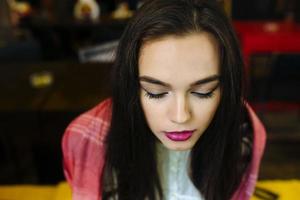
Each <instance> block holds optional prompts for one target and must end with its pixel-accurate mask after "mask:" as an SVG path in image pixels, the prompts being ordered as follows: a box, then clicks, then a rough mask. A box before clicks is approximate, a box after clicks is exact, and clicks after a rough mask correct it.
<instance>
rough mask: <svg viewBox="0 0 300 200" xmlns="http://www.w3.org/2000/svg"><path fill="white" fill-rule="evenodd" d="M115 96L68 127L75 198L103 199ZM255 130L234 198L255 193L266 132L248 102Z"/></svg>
mask: <svg viewBox="0 0 300 200" xmlns="http://www.w3.org/2000/svg"><path fill="white" fill-rule="evenodd" d="M111 105H112V102H111V99H106V100H105V101H103V102H101V103H100V104H98V105H97V106H96V107H94V108H92V109H91V110H89V111H87V112H86V113H84V114H82V115H80V116H79V117H77V118H76V119H75V120H74V121H73V122H72V123H71V124H70V125H69V126H68V128H67V129H66V132H65V133H64V136H63V140H62V151H63V162H64V173H65V177H66V179H67V181H68V183H69V184H70V186H71V188H72V199H73V200H101V199H102V197H101V191H102V185H101V177H102V175H103V173H102V172H103V167H104V154H105V146H104V138H105V136H106V134H107V132H108V129H109V125H110V120H111ZM247 109H248V112H249V116H250V119H251V122H252V126H253V130H254V139H253V153H252V161H251V163H250V166H249V167H248V169H247V171H246V173H245V175H244V177H243V180H242V182H241V184H240V186H239V188H238V189H237V191H236V192H235V194H234V196H233V197H232V200H248V199H250V197H251V196H252V193H253V191H254V187H255V183H256V180H257V174H258V170H259V165H260V160H261V157H262V154H263V151H264V146H265V140H266V133H265V129H264V127H263V125H262V123H261V122H260V121H259V119H258V118H257V116H256V115H255V113H254V112H253V110H252V109H251V108H250V106H249V105H247Z"/></svg>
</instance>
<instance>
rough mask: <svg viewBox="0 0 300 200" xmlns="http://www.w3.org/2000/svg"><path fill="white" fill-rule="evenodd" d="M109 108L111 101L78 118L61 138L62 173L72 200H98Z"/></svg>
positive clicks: (109, 117)
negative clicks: (70, 191)
mask: <svg viewBox="0 0 300 200" xmlns="http://www.w3.org/2000/svg"><path fill="white" fill-rule="evenodd" d="M111 105H112V102H111V99H106V100H105V101H103V102H101V103H99V104H98V105H97V106H95V107H94V108H92V109H90V110H89V111H87V112H85V113H83V114H81V115H80V116H79V117H77V118H76V119H75V120H73V121H72V122H71V123H70V125H69V126H68V127H67V129H66V131H65V133H64V135H63V138H62V153H63V166H64V167H63V169H64V174H65V177H66V179H67V181H68V182H69V184H70V186H71V187H72V196H73V199H76V200H77V199H95V200H98V199H99V197H100V196H101V194H100V193H99V191H101V187H102V185H101V177H102V169H103V167H104V162H105V158H104V155H105V145H104V140H105V136H106V134H107V132H108V130H109V126H110V120H111ZM83 197H84V198H83Z"/></svg>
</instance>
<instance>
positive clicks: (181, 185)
mask: <svg viewBox="0 0 300 200" xmlns="http://www.w3.org/2000/svg"><path fill="white" fill-rule="evenodd" d="M189 155H190V150H187V151H174V150H169V149H167V148H166V147H164V146H163V145H162V144H161V143H160V142H158V143H157V158H158V173H159V176H160V182H161V185H162V190H163V195H164V196H163V199H164V200H204V198H203V197H202V195H201V194H200V192H199V191H198V190H197V189H196V188H195V186H194V184H193V183H192V182H191V180H190V178H189V176H188V166H189Z"/></svg>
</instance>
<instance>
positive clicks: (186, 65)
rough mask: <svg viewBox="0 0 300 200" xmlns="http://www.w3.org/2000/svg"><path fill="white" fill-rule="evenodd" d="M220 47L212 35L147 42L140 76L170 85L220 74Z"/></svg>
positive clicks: (191, 35)
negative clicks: (149, 77)
mask: <svg viewBox="0 0 300 200" xmlns="http://www.w3.org/2000/svg"><path fill="white" fill-rule="evenodd" d="M219 57H220V56H219V47H218V43H217V41H216V39H215V38H214V37H213V36H212V35H211V34H209V33H206V32H201V33H193V34H189V35H185V36H167V37H163V38H160V39H157V40H154V41H149V42H147V43H145V44H144V45H143V46H142V48H141V50H140V57H139V76H151V77H154V78H157V79H159V80H162V81H165V82H168V83H170V84H175V85H176V84H181V83H182V84H188V83H190V82H193V81H195V80H198V79H202V78H206V77H207V76H211V75H216V74H219V68H220V66H219V65H220V61H219V60H220V59H219Z"/></svg>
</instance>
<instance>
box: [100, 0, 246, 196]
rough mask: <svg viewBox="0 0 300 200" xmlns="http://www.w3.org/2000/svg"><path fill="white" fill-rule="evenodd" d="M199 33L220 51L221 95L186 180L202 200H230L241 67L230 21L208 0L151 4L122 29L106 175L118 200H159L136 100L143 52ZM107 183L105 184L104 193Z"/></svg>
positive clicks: (235, 177)
mask: <svg viewBox="0 0 300 200" xmlns="http://www.w3.org/2000/svg"><path fill="white" fill-rule="evenodd" d="M197 32H199V33H200V32H208V33H210V34H212V35H213V36H214V37H215V38H216V40H217V41H218V43H219V48H220V52H221V56H220V63H221V65H220V72H221V73H220V74H221V78H220V87H221V93H222V95H221V101H220V104H219V107H218V109H217V112H216V114H215V116H214V119H213V120H212V122H211V124H210V125H209V127H208V128H207V130H206V131H205V132H204V134H203V135H202V136H201V138H200V139H199V141H198V142H197V143H196V144H195V146H194V147H193V149H192V152H191V166H190V168H191V171H192V173H191V180H192V182H193V184H194V185H195V187H196V188H198V190H199V191H200V192H201V194H202V195H203V196H204V198H205V199H206V200H218V199H222V200H226V199H230V198H231V196H232V195H233V193H234V191H235V190H236V189H237V187H238V185H239V183H240V181H241V177H242V175H243V170H242V169H241V168H240V167H239V166H240V164H241V163H240V162H241V140H242V139H241V137H242V136H241V135H242V133H241V131H240V125H241V112H242V106H243V99H244V98H243V78H242V75H243V71H242V70H243V62H242V58H241V54H240V50H239V46H238V42H237V39H236V36H235V34H234V32H233V29H232V26H231V24H230V22H229V20H228V19H227V17H226V16H225V14H224V13H223V11H222V9H220V8H219V5H218V4H217V3H215V2H214V1H212V0H150V1H147V2H145V3H144V5H143V6H142V7H141V8H140V9H139V10H138V12H137V13H136V15H135V16H134V17H133V19H132V20H131V21H130V22H129V24H128V25H127V27H126V29H125V31H124V33H123V35H122V37H121V40H120V43H119V47H118V50H117V54H116V60H115V64H114V70H113V94H112V95H113V96H112V100H113V107H112V121H111V127H110V131H109V133H108V136H107V140H106V142H107V144H106V145H107V148H106V158H105V160H106V165H105V172H104V173H105V174H106V175H107V174H110V175H111V176H109V177H110V178H111V180H112V182H114V183H115V193H116V194H117V196H118V198H119V199H120V200H125V199H126V200H127V199H128V200H134V199H137V200H141V199H145V198H148V199H151V200H152V199H161V198H162V190H161V186H160V182H159V177H158V172H157V166H156V150H155V141H156V139H155V136H154V135H153V133H152V132H151V131H150V129H149V127H148V125H147V122H146V120H145V116H144V113H143V111H142V108H141V104H140V100H139V95H140V94H139V89H140V85H139V80H138V75H139V73H138V58H139V53H140V49H141V46H142V45H143V44H144V43H145V42H146V41H151V40H154V39H158V38H161V37H164V36H170V35H173V36H174V35H175V36H185V35H188V34H190V33H197ZM112 174H113V175H112ZM107 182H108V181H107V179H103V184H104V185H105V184H106V183H107ZM103 193H104V192H103Z"/></svg>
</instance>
